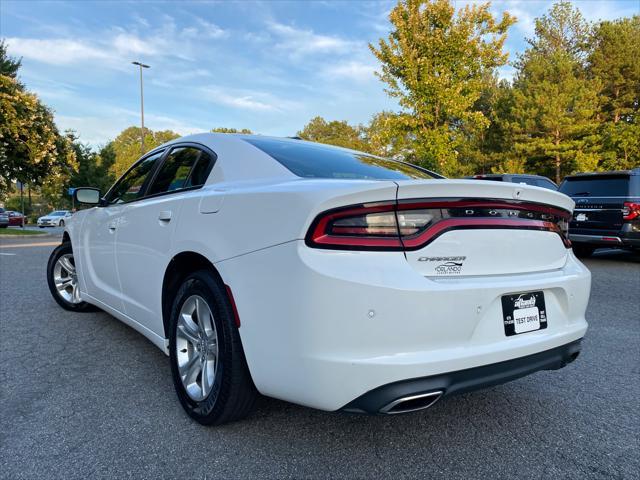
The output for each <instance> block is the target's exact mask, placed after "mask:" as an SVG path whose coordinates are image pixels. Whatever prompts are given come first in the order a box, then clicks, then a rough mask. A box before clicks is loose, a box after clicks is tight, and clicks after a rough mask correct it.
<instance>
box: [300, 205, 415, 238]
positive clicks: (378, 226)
mask: <svg viewBox="0 0 640 480" xmlns="http://www.w3.org/2000/svg"><path fill="white" fill-rule="evenodd" d="M395 210H396V202H382V203H369V204H364V205H355V206H351V207H346V208H339V209H335V210H330V211H328V212H325V213H323V214H320V215H319V216H318V217H317V218H316V220H315V221H314V222H313V225H312V226H311V229H310V230H309V233H308V234H307V244H308V245H309V246H313V247H319V248H344V249H351V250H353V249H357V250H402V242H401V241H400V237H399V233H398V224H397V221H396V213H395Z"/></svg>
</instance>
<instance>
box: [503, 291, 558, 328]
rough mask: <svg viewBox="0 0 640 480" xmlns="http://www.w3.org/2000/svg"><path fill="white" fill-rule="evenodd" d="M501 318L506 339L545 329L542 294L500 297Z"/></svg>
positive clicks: (527, 293)
mask: <svg viewBox="0 0 640 480" xmlns="http://www.w3.org/2000/svg"><path fill="white" fill-rule="evenodd" d="M502 317H503V322H504V333H505V335H506V336H507V337H511V336H513V335H520V334H522V333H528V332H535V331H537V330H542V329H545V328H547V309H546V306H545V303H544V292H542V291H537V292H524V293H512V294H509V295H503V296H502Z"/></svg>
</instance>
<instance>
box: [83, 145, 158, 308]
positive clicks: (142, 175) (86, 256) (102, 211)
mask: <svg viewBox="0 0 640 480" xmlns="http://www.w3.org/2000/svg"><path fill="white" fill-rule="evenodd" d="M162 154H163V151H160V152H154V153H152V154H150V155H148V156H146V157H144V158H142V159H141V160H140V161H138V162H136V163H135V164H134V165H133V166H132V167H131V168H130V169H129V170H128V171H127V172H126V173H125V174H124V175H123V176H122V177H121V178H120V179H119V180H118V181H117V182H116V183H115V184H114V186H113V187H112V188H111V190H109V192H107V194H106V195H105V198H104V204H103V205H101V206H99V207H96V208H92V209H91V210H89V211H88V212H87V213H86V215H85V218H84V221H83V223H82V227H81V232H80V248H79V253H80V261H81V262H82V265H81V269H80V270H81V272H82V279H83V281H84V284H85V287H86V290H87V293H88V294H89V295H90V296H91V297H93V298H94V299H96V300H98V301H100V302H102V303H103V304H105V305H106V306H108V307H111V308H113V309H114V310H117V311H119V312H124V307H123V302H122V292H121V288H120V281H119V277H118V270H117V265H116V251H115V245H116V238H117V235H118V225H119V224H120V222H121V221H122V214H123V212H124V210H125V208H126V207H127V205H128V204H129V203H130V202H134V201H136V200H137V199H138V198H139V196H140V195H141V194H142V192H143V191H144V186H145V183H146V182H148V180H149V178H150V174H151V173H152V172H153V171H154V167H155V166H156V162H157V161H158V160H159V159H160V158H161V157H162Z"/></svg>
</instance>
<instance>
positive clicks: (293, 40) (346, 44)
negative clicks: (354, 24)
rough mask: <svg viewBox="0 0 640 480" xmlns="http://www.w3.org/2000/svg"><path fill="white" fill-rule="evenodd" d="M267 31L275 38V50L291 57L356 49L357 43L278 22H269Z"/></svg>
mask: <svg viewBox="0 0 640 480" xmlns="http://www.w3.org/2000/svg"><path fill="white" fill-rule="evenodd" d="M268 27H269V30H270V31H271V32H272V33H273V34H274V35H275V36H276V37H278V39H277V40H276V48H278V49H280V50H284V51H285V52H288V53H289V54H290V55H291V56H293V57H299V56H302V55H307V54H326V53H333V54H339V55H340V54H346V53H349V52H351V51H353V50H354V49H355V48H357V46H358V43H357V42H352V41H349V40H345V39H343V38H340V37H336V36H331V35H321V34H317V33H315V32H314V31H313V30H303V29H299V28H295V27H292V26H290V25H285V24H282V23H278V22H273V21H272V22H269V23H268Z"/></svg>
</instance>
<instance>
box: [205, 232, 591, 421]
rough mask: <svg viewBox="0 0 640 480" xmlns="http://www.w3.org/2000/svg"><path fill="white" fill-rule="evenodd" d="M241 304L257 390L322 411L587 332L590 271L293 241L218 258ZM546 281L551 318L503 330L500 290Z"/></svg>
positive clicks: (538, 286)
mask: <svg viewBox="0 0 640 480" xmlns="http://www.w3.org/2000/svg"><path fill="white" fill-rule="evenodd" d="M216 267H217V268H218V270H219V272H220V274H221V276H222V278H223V279H224V281H225V283H226V284H228V285H229V286H230V288H231V290H232V291H233V294H234V297H235V301H236V304H237V307H238V313H239V316H240V321H241V327H240V336H241V339H242V343H243V347H244V351H245V356H246V358H247V363H248V366H249V370H250V372H251V375H252V378H253V380H254V383H255V385H256V387H257V388H258V390H259V391H260V392H261V393H263V394H265V395H268V396H272V397H276V398H280V399H283V400H288V401H292V402H295V403H299V404H302V405H307V406H310V407H314V408H319V409H322V410H339V409H341V408H343V407H344V406H345V405H347V404H349V403H350V402H352V401H354V400H355V399H357V398H359V397H361V396H362V395H364V394H365V393H366V392H369V391H371V390H374V389H376V388H379V387H381V386H384V385H388V384H392V383H395V382H401V381H405V380H408V379H416V378H423V377H431V376H434V375H441V374H446V373H449V372H457V371H462V370H467V369H471V368H476V367H482V366H486V365H493V364H497V363H500V362H505V361H509V360H513V359H518V358H522V357H527V356H530V355H534V354H537V353H540V352H544V351H547V350H551V349H554V348H557V347H561V346H563V345H567V344H569V343H571V342H574V341H576V340H579V339H581V338H582V337H583V336H584V334H585V332H586V329H587V323H586V321H585V317H584V314H585V310H586V306H587V302H588V298H589V290H590V278H591V277H590V273H589V271H588V270H587V269H586V267H584V265H582V263H580V262H579V261H578V260H577V259H576V258H575V256H574V255H573V253H572V252H571V251H570V250H569V251H568V252H567V260H566V263H565V265H564V266H563V267H562V268H556V269H553V270H549V271H543V272H536V273H527V274H510V275H488V276H469V277H463V276H458V277H455V278H451V277H450V278H427V277H425V276H423V275H420V274H419V273H418V272H417V271H416V270H415V269H414V268H412V267H411V266H410V264H409V262H407V260H406V258H405V257H404V254H403V253H402V252H353V251H352V252H345V251H330V250H316V249H310V248H308V247H306V246H305V245H304V242H303V241H292V242H288V243H285V244H281V245H278V246H274V247H270V248H267V249H264V250H260V251H256V252H253V253H251V254H247V255H242V256H239V257H235V258H233V259H229V260H225V261H222V262H218V263H216ZM531 291H543V292H544V296H545V303H546V310H547V318H548V319H549V320H548V326H547V328H545V329H542V330H538V331H534V332H529V333H525V334H520V335H515V336H510V337H507V336H506V335H505V331H504V323H503V322H504V321H503V312H502V304H501V298H502V296H503V295H506V294H512V293H521V292H531Z"/></svg>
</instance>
